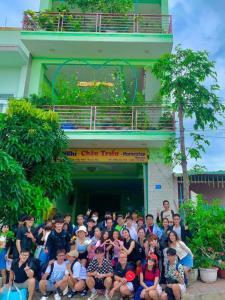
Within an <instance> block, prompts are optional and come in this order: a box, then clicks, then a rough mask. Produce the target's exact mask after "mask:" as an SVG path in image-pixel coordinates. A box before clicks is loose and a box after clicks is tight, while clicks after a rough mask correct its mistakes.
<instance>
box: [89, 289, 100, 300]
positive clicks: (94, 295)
mask: <svg viewBox="0 0 225 300" xmlns="http://www.w3.org/2000/svg"><path fill="white" fill-rule="evenodd" d="M97 297H98V293H97V292H96V291H95V292H94V293H91V296H90V297H89V298H87V300H94V299H95V298H97Z"/></svg>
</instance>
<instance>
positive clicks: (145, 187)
mask: <svg viewBox="0 0 225 300" xmlns="http://www.w3.org/2000/svg"><path fill="white" fill-rule="evenodd" d="M143 178H144V215H147V214H148V210H149V205H148V204H149V198H148V184H149V183H148V164H147V163H146V164H143Z"/></svg>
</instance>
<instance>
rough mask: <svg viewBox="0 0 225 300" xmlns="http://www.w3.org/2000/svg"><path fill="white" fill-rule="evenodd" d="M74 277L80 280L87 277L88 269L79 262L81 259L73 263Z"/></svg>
mask: <svg viewBox="0 0 225 300" xmlns="http://www.w3.org/2000/svg"><path fill="white" fill-rule="evenodd" d="M72 272H73V278H76V279H78V280H80V279H83V280H84V279H87V270H86V268H85V267H84V266H83V265H81V263H79V261H76V262H75V264H74V265H73V270H72Z"/></svg>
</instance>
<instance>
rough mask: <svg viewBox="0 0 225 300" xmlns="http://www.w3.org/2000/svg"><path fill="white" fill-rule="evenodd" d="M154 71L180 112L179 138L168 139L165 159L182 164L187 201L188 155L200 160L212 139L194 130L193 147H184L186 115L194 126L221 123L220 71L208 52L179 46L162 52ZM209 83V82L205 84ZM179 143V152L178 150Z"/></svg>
mask: <svg viewBox="0 0 225 300" xmlns="http://www.w3.org/2000/svg"><path fill="white" fill-rule="evenodd" d="M152 72H153V74H154V75H155V76H156V78H158V79H160V82H161V88H160V93H161V95H162V97H164V98H167V99H168V98H171V100H172V101H171V108H172V110H173V112H175V113H177V114H178V120H179V138H178V139H176V138H173V139H171V140H169V141H168V143H167V147H166V151H165V153H166V161H167V162H168V161H170V162H171V161H172V160H173V161H175V162H176V163H177V162H178V163H180V164H181V166H182V171H183V185H184V200H187V199H188V198H189V178H188V172H187V159H188V157H190V158H194V159H196V160H197V159H199V158H200V157H201V152H202V151H203V152H204V151H205V147H204V146H205V145H209V141H208V140H207V139H206V138H205V137H204V135H203V134H198V133H191V137H192V138H193V144H194V146H192V147H189V148H186V147H185V137H184V134H185V129H184V118H191V119H192V120H193V122H194V124H193V129H194V130H195V131H197V130H203V131H204V130H205V129H206V128H207V127H209V128H210V129H215V128H217V127H218V126H220V125H221V124H222V123H221V121H219V118H218V117H219V116H222V113H223V112H224V110H225V107H224V105H222V104H221V103H220V100H219V97H218V95H217V92H218V90H219V85H218V84H217V74H216V72H215V63H214V62H213V61H210V60H209V56H208V53H207V52H206V51H196V52H195V51H193V50H191V49H181V47H180V46H178V47H176V49H175V53H174V54H165V55H163V56H162V57H161V58H160V59H159V60H158V61H157V62H156V63H155V64H154V66H153V69H152ZM206 82H207V83H208V84H207V85H206ZM177 142H179V144H180V146H179V151H176V149H177Z"/></svg>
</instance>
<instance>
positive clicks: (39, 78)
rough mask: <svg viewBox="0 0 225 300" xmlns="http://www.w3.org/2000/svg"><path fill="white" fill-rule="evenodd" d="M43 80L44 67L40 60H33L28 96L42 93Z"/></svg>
mask: <svg viewBox="0 0 225 300" xmlns="http://www.w3.org/2000/svg"><path fill="white" fill-rule="evenodd" d="M43 78H44V65H43V64H42V62H41V61H39V60H33V61H32V65H31V74H30V82H29V92H28V96H30V95H32V94H39V93H40V89H41V84H42V82H43Z"/></svg>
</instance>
